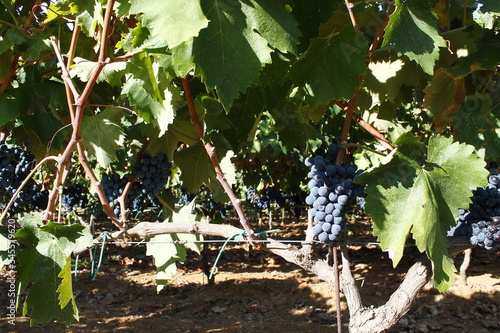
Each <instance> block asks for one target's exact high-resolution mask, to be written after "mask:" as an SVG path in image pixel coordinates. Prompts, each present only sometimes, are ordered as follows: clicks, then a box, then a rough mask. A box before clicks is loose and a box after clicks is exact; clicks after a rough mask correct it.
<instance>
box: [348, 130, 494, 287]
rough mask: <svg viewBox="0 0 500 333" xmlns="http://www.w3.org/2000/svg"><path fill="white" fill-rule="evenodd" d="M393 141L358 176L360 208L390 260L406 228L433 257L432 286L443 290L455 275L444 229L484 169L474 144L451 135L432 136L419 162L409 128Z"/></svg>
mask: <svg viewBox="0 0 500 333" xmlns="http://www.w3.org/2000/svg"><path fill="white" fill-rule="evenodd" d="M396 144H398V149H396V150H394V151H393V152H392V153H391V154H390V155H389V156H387V157H386V158H385V159H383V160H382V161H381V163H380V164H379V165H377V166H375V167H374V168H372V169H370V170H367V171H366V172H365V173H363V174H362V175H361V176H359V177H358V179H357V182H360V183H364V184H366V189H365V192H366V193H367V194H368V196H367V199H366V206H365V208H366V212H367V213H368V214H370V215H371V216H372V221H373V233H374V235H376V236H377V237H378V239H379V241H380V243H381V246H382V248H383V249H384V250H385V251H389V254H390V256H391V258H392V260H393V263H394V266H396V265H397V264H398V263H399V261H400V259H401V257H402V255H403V250H404V247H405V244H406V239H407V238H408V236H409V234H410V233H411V234H412V238H413V239H414V240H415V242H416V245H417V247H418V249H419V250H420V251H421V252H424V251H425V252H426V254H427V256H428V257H429V259H430V260H431V261H432V263H433V274H434V284H435V286H436V287H437V288H438V289H439V290H440V291H446V290H448V288H449V287H450V286H451V284H452V283H453V281H454V266H453V260H452V258H450V257H449V255H448V245H449V242H448V238H447V232H448V230H449V229H450V227H451V226H453V225H455V223H456V222H455V221H456V217H457V215H458V209H459V208H464V207H468V206H469V204H470V202H471V201H470V198H469V197H470V196H471V190H473V189H475V188H477V187H479V186H484V185H485V182H486V176H487V175H488V171H487V170H486V169H485V168H484V167H485V163H484V161H483V160H481V159H480V158H479V157H478V156H477V155H475V154H473V151H474V147H472V146H469V145H466V144H460V143H458V142H452V139H451V138H446V137H443V136H435V137H431V138H430V140H429V144H428V147H427V158H426V160H425V162H424V163H423V165H422V164H421V160H422V157H423V155H422V151H423V150H422V149H421V148H420V144H419V143H418V140H416V138H414V137H412V135H411V134H409V133H408V134H404V135H402V136H401V137H400V139H398V141H396Z"/></svg>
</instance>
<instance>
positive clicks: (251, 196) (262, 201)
mask: <svg viewBox="0 0 500 333" xmlns="http://www.w3.org/2000/svg"><path fill="white" fill-rule="evenodd" d="M247 201H248V202H250V203H251V204H252V205H253V206H254V207H255V208H257V209H258V210H259V211H262V210H266V209H269V200H268V198H267V197H265V196H264V197H263V196H261V195H259V194H258V193H257V190H256V189H254V188H252V187H250V188H249V189H248V190H247Z"/></svg>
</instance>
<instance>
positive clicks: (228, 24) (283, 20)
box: [173, 0, 299, 110]
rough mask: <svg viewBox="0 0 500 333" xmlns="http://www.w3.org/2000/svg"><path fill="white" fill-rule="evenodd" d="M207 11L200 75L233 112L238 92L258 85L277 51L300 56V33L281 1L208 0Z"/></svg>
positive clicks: (197, 51)
mask: <svg viewBox="0 0 500 333" xmlns="http://www.w3.org/2000/svg"><path fill="white" fill-rule="evenodd" d="M202 7H203V10H204V12H205V13H206V15H207V18H208V19H209V20H210V23H209V24H208V27H207V28H205V29H203V30H202V31H200V34H199V36H198V37H196V38H194V41H193V55H194V62H195V64H196V68H195V73H196V74H197V75H199V76H201V77H202V79H203V81H204V82H205V83H206V85H207V87H208V88H209V89H213V88H216V89H217V92H218V95H219V98H220V100H221V102H222V104H223V105H224V107H225V108H226V109H227V110H229V107H230V105H231V103H232V101H233V100H234V98H236V97H237V96H238V94H239V92H240V91H244V90H245V88H246V87H247V86H248V85H249V84H250V83H251V82H255V81H257V79H258V75H259V71H260V70H261V69H262V66H263V65H264V64H266V63H270V62H271V52H272V51H273V48H274V49H278V50H280V51H282V52H287V51H294V50H295V45H296V43H297V37H298V34H299V31H298V30H297V29H296V28H294V27H295V21H294V19H293V17H292V16H291V15H290V14H289V13H287V12H286V10H285V8H284V7H282V6H281V5H278V4H277V2H276V1H255V0H250V1H244V2H237V1H229V0H217V1H216V0H207V1H203V3H202ZM277 27H280V29H279V31H276V29H274V28H277ZM180 55H182V56H185V53H184V52H182V53H180ZM173 62H174V63H176V61H175V59H174V61H173Z"/></svg>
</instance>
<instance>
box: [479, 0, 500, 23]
mask: <svg viewBox="0 0 500 333" xmlns="http://www.w3.org/2000/svg"><path fill="white" fill-rule="evenodd" d="M480 3H481V5H480V6H478V8H477V10H476V11H475V12H474V16H473V17H474V21H476V23H477V24H479V25H481V26H482V27H484V28H486V29H496V30H498V29H499V28H500V20H499V18H500V3H498V1H496V0H481V1H480Z"/></svg>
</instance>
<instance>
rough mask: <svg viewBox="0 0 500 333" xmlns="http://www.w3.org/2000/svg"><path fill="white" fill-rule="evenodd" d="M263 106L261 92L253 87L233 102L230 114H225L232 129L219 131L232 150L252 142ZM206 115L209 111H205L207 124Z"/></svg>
mask: <svg viewBox="0 0 500 333" xmlns="http://www.w3.org/2000/svg"><path fill="white" fill-rule="evenodd" d="M204 103H205V102H204ZM263 104H264V96H263V94H262V92H261V91H260V89H257V88H254V87H250V88H248V89H247V91H246V92H245V93H244V94H241V95H240V96H239V97H238V98H237V99H236V100H235V101H234V103H233V106H232V109H231V112H229V113H228V114H227V120H228V121H229V122H231V124H234V128H233V129H231V128H228V129H224V128H222V129H221V132H222V134H224V136H225V137H226V138H227V140H228V141H229V142H230V143H231V145H232V147H233V148H234V149H238V148H239V147H240V146H241V145H242V144H243V145H244V144H246V143H247V142H250V141H253V139H254V136H255V131H256V129H257V124H258V123H259V120H260V117H261V115H262V110H263V109H264V105H263ZM236 110H237V111H236ZM208 114H210V112H209V111H207V122H209V120H208V118H210V117H209V116H208ZM210 116H212V114H210ZM213 128H215V126H214V127H213Z"/></svg>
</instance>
